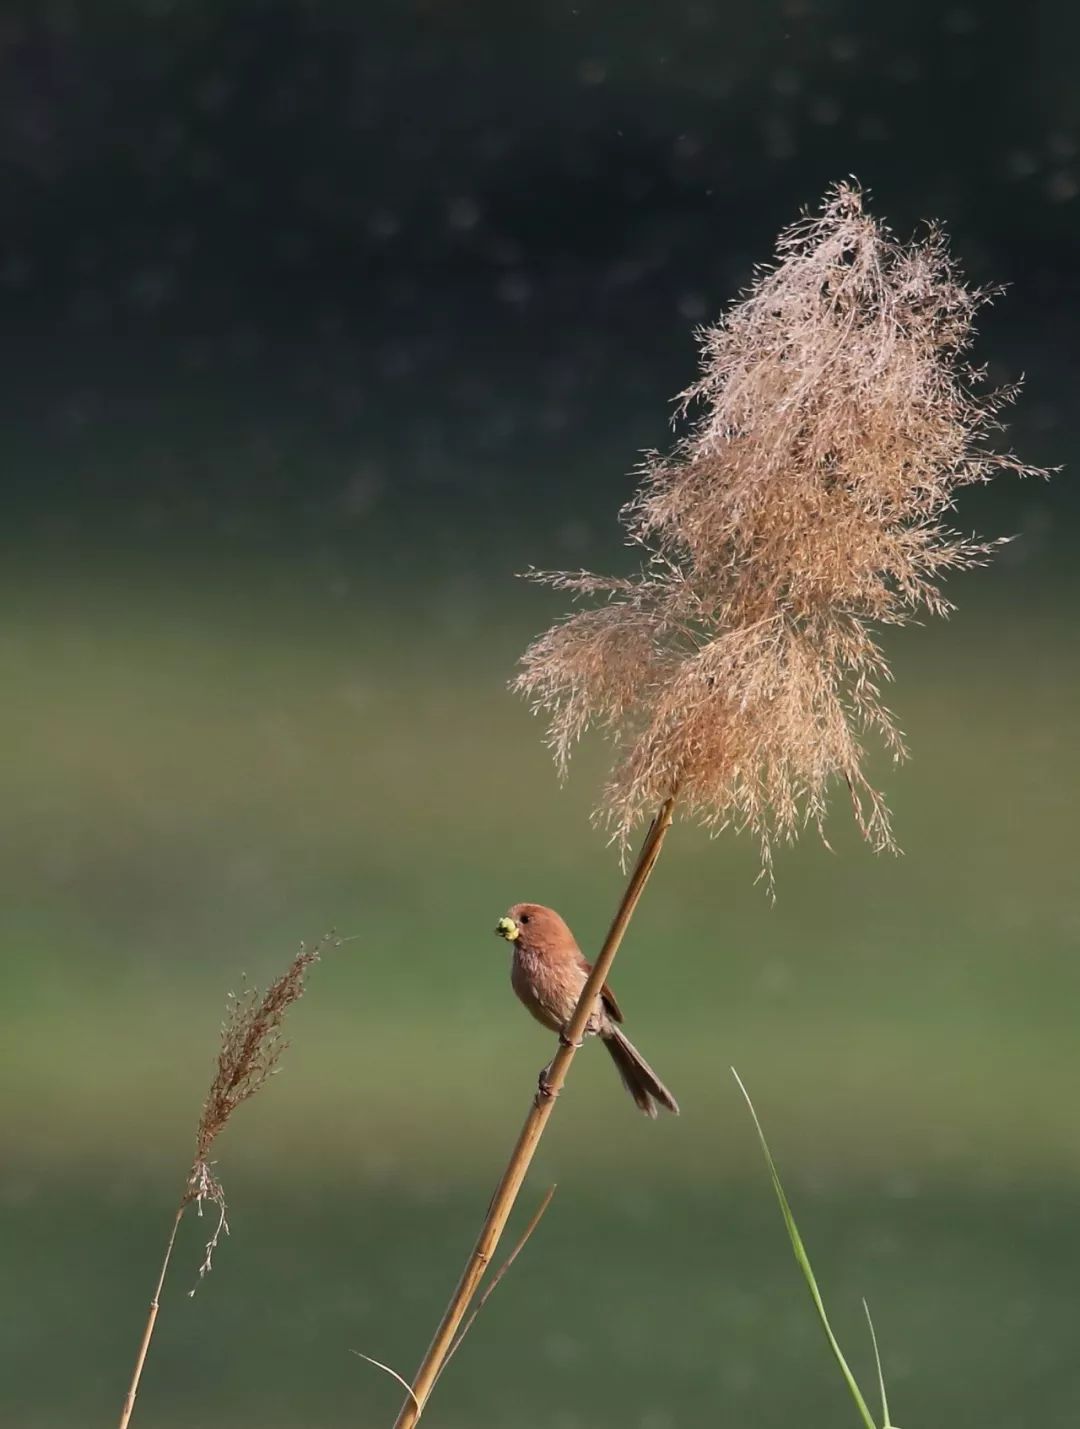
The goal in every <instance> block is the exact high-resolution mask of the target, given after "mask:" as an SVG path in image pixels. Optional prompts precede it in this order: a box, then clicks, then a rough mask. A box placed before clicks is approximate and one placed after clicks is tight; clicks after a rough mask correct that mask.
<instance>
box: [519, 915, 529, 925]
mask: <svg viewBox="0 0 1080 1429" xmlns="http://www.w3.org/2000/svg"><path fill="white" fill-rule="evenodd" d="M520 921H521V922H522V923H527V922H528V921H529V915H528V913H522V915H521V919H520Z"/></svg>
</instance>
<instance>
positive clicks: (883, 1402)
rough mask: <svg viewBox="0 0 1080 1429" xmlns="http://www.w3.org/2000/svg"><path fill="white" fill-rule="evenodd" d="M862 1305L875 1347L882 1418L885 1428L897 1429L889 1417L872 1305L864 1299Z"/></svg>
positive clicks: (871, 1340) (871, 1341)
mask: <svg viewBox="0 0 1080 1429" xmlns="http://www.w3.org/2000/svg"><path fill="white" fill-rule="evenodd" d="M862 1307H863V1309H864V1310H865V1311H866V1323H867V1324H868V1325H869V1326H870V1343H871V1344H872V1345H873V1347H874V1363H875V1365H877V1382H878V1390H879V1392H880V1394H881V1420H882V1424H883V1426H884V1429H896V1426H895V1424H894V1423H893V1422H892V1420H891V1419H890V1418H889V1401H888V1398H887V1397H886V1394H885V1375H884V1374H883V1373H882V1369H881V1356H880V1355H879V1354H878V1346H877V1335H876V1334H875V1333H874V1322H873V1320H872V1319H871V1318H870V1306H869V1305H868V1304H867V1303H866V1301H865V1300H864V1301H863V1302H862Z"/></svg>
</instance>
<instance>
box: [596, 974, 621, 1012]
mask: <svg viewBox="0 0 1080 1429" xmlns="http://www.w3.org/2000/svg"><path fill="white" fill-rule="evenodd" d="M600 1001H601V1002H602V1003H603V1004H604V1006H605V1007H606V1008H607V1014H608V1016H609V1017H611V1018H613V1019H614V1021H616V1022H621V1021H622V1008H621V1007H620V1006H619V1004H618V1003H617V1002H616V1001H615V994H614V993H613V992H612V990H611V988H610V987H608V985H607V983H604V985H603V987H602V988H601V989H600Z"/></svg>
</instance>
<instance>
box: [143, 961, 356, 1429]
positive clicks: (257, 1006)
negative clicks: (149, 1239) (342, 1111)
mask: <svg viewBox="0 0 1080 1429" xmlns="http://www.w3.org/2000/svg"><path fill="white" fill-rule="evenodd" d="M338 942H339V939H338V938H337V937H336V936H335V935H334V934H332V933H328V934H327V935H326V936H325V937H323V938H320V939H319V941H318V942H317V943H315V944H314V945H313V946H312V947H308V946H306V945H305V944H304V943H301V944H300V947H299V949H298V951H297V954H296V956H295V957H294V958H293V960H292V962H291V963H290V964H289V966H288V967H287V968H286V969H285V971H284V972H283V973H282V974H281V976H280V977H279V978H277V979H276V980H275V981H274V982H272V983H271V984H270V986H269V987H268V988H267V990H266V992H265V993H263V994H262V996H260V995H259V992H258V990H257V989H256V988H254V987H250V986H249V987H245V988H244V990H243V991H242V992H241V993H239V994H237V993H230V994H229V998H228V1005H227V1010H226V1014H225V1020H224V1022H223V1023H222V1025H221V1044H220V1047H219V1049H218V1057H217V1065H216V1067H215V1070H214V1075H213V1078H212V1079H211V1082H210V1087H209V1090H208V1091H207V1093H206V1098H205V1100H204V1102H203V1107H202V1114H201V1115H200V1117H199V1124H198V1127H197V1128H196V1132H195V1150H194V1155H193V1157H192V1161H191V1167H190V1169H189V1171H188V1174H187V1178H186V1181H185V1184H184V1192H183V1195H182V1196H181V1197H180V1201H179V1203H178V1205H177V1207H176V1214H175V1216H174V1217H173V1223H172V1230H171V1231H170V1233H169V1239H168V1241H167V1243H166V1246H165V1255H164V1257H163V1259H162V1262H161V1268H160V1270H159V1272H158V1278H157V1283H156V1285H155V1287H154V1293H153V1296H152V1297H151V1300H150V1308H149V1311H148V1313H147V1317H146V1324H145V1325H144V1326H143V1332H142V1336H141V1338H140V1340H139V1348H138V1351H137V1353H136V1356H135V1368H134V1370H133V1372H132V1376H131V1383H130V1384H129V1386H128V1391H127V1394H126V1395H125V1396H124V1403H123V1407H122V1409H121V1411H120V1429H127V1425H128V1423H129V1422H130V1420H131V1416H132V1414H133V1413H134V1410H135V1397H136V1395H137V1394H138V1392H139V1383H140V1381H141V1379H142V1373H143V1368H144V1366H145V1364H146V1356H147V1354H148V1352H149V1350H150V1342H151V1340H152V1339H153V1336H154V1327H155V1326H156V1324H157V1317H158V1311H159V1310H160V1308H161V1293H162V1290H163V1288H164V1285H165V1277H166V1275H167V1273H168V1269H169V1262H170V1260H171V1259H172V1253H173V1247H174V1246H175V1244H176V1236H177V1232H178V1231H179V1229H180V1222H181V1221H182V1220H183V1218H184V1212H185V1211H186V1210H187V1208H188V1206H190V1205H192V1204H194V1205H195V1206H196V1208H197V1210H198V1212H199V1214H200V1215H202V1212H203V1206H204V1204H205V1203H207V1202H210V1203H211V1204H212V1205H213V1207H214V1209H215V1211H216V1214H217V1223H216V1225H215V1227H214V1230H213V1232H212V1233H211V1235H210V1237H209V1239H208V1240H207V1242H206V1247H205V1250H204V1252H203V1259H202V1263H201V1264H200V1266H199V1279H200V1280H201V1279H202V1278H203V1277H204V1276H205V1275H207V1274H208V1273H209V1272H210V1270H211V1269H212V1268H213V1259H214V1251H215V1250H216V1249H217V1246H218V1242H219V1241H220V1239H221V1237H222V1236H223V1235H228V1232H229V1223H228V1219H227V1215H228V1207H227V1205H226V1201H225V1190H224V1187H223V1186H222V1184H221V1182H220V1180H219V1179H218V1177H217V1174H216V1172H215V1170H214V1166H215V1163H214V1161H213V1160H212V1159H211V1152H212V1151H213V1148H214V1144H215V1142H216V1141H217V1139H218V1137H219V1136H220V1135H221V1133H222V1132H223V1131H224V1130H225V1127H226V1125H227V1124H228V1121H229V1118H230V1117H231V1116H232V1114H233V1112H234V1111H235V1110H236V1108H237V1107H238V1106H239V1105H240V1104H241V1103H242V1102H245V1101H247V1100H248V1099H249V1098H251V1097H253V1096H254V1095H255V1094H256V1093H257V1092H260V1091H261V1090H262V1089H263V1087H265V1086H266V1084H267V1082H268V1081H269V1080H270V1078H271V1077H272V1076H273V1075H274V1073H275V1072H276V1071H277V1070H278V1063H279V1061H280V1059H281V1056H282V1054H283V1052H284V1051H285V1049H286V1047H287V1046H288V1045H289V1044H288V1043H287V1042H286V1041H285V1040H284V1037H283V1035H282V1027H283V1024H284V1020H285V1014H286V1013H287V1012H288V1010H289V1008H290V1007H291V1006H292V1005H293V1003H294V1002H298V1001H299V1000H300V998H301V997H303V995H304V984H305V978H306V977H307V974H308V972H309V970H310V969H311V967H312V965H313V964H314V963H316V962H318V960H319V958H320V957H321V956H322V954H323V952H324V951H325V950H326V948H327V947H336V946H337V945H338ZM188 1294H189V1295H194V1294H195V1291H194V1289H192V1290H190V1291H189V1292H188Z"/></svg>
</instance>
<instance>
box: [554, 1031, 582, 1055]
mask: <svg viewBox="0 0 1080 1429" xmlns="http://www.w3.org/2000/svg"><path fill="white" fill-rule="evenodd" d="M559 1045H560V1046H561V1047H573V1048H575V1050H576V1049H577V1048H578V1047H584V1046H585V1039H584V1037H579V1038H578V1040H577V1041H576V1042H572V1041H571V1040H570V1038H569V1037H567V1035H566V1031H565V1029H564V1030H563V1031H562V1032H560V1033H559Z"/></svg>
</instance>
